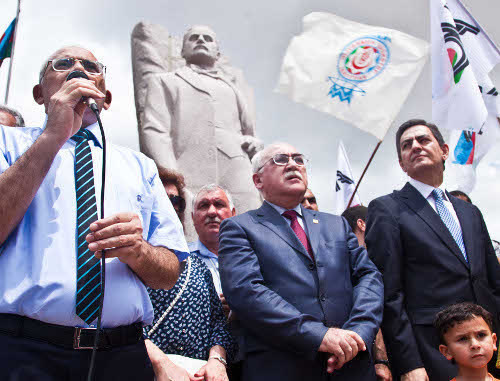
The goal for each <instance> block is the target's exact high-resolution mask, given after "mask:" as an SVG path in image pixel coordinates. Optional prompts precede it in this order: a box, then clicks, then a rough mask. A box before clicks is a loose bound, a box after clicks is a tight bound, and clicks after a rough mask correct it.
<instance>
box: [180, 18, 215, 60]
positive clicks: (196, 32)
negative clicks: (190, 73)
mask: <svg viewBox="0 0 500 381" xmlns="http://www.w3.org/2000/svg"><path fill="white" fill-rule="evenodd" d="M181 56H182V57H183V58H184V59H185V60H186V63H188V64H195V65H199V66H205V67H213V66H214V64H215V62H216V61H217V60H218V59H219V56H220V52H219V43H218V41H217V36H216V35H215V32H214V31H213V30H212V29H211V28H209V27H208V26H205V25H195V26H193V27H191V28H189V29H188V30H187V31H186V33H185V34H184V39H183V42H182V51H181Z"/></svg>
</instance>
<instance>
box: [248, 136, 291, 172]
mask: <svg viewBox="0 0 500 381" xmlns="http://www.w3.org/2000/svg"><path fill="white" fill-rule="evenodd" d="M283 145H287V146H290V144H289V143H282V142H276V143H272V144H269V145H268V146H265V147H264V149H263V150H261V151H259V152H257V153H256V154H255V155H254V157H253V158H252V172H253V173H257V172H259V171H260V170H261V169H262V167H263V166H264V164H266V161H267V160H269V159H270V157H269V154H270V153H271V152H272V151H274V150H275V149H276V148H279V147H281V146H283Z"/></svg>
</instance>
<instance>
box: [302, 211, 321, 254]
mask: <svg viewBox="0 0 500 381" xmlns="http://www.w3.org/2000/svg"><path fill="white" fill-rule="evenodd" d="M300 209H301V210H302V215H303V216H304V221H305V225H306V231H307V235H308V237H309V243H310V244H311V248H312V251H313V254H314V256H315V257H316V254H317V253H318V245H319V231H320V226H319V223H320V221H319V218H318V213H317V212H316V211H314V210H309V209H305V208H304V207H302V205H301V206H300ZM314 221H316V222H314Z"/></svg>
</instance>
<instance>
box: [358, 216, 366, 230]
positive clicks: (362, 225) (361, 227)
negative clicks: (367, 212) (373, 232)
mask: <svg viewBox="0 0 500 381" xmlns="http://www.w3.org/2000/svg"><path fill="white" fill-rule="evenodd" d="M356 225H358V229H359V230H360V231H362V232H363V233H364V232H365V230H366V224H365V221H363V220H362V219H361V218H358V220H357V221H356Z"/></svg>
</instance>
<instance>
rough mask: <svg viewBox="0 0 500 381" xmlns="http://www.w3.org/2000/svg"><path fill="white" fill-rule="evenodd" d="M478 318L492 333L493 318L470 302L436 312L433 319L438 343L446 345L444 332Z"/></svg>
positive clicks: (453, 305)
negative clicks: (481, 319)
mask: <svg viewBox="0 0 500 381" xmlns="http://www.w3.org/2000/svg"><path fill="white" fill-rule="evenodd" d="M479 317H480V318H483V320H484V321H485V322H486V324H487V325H488V327H489V328H490V331H491V332H493V318H492V316H491V314H490V313H489V312H488V311H486V310H485V309H484V308H483V307H481V306H478V305H477V304H474V303H470V302H464V303H457V304H452V305H451V306H448V307H446V308H445V309H444V310H442V311H440V312H438V314H437V315H436V318H435V319H434V327H435V328H436V329H437V331H438V334H439V341H440V342H441V344H444V345H447V343H446V341H445V340H444V335H445V334H446V332H448V331H449V330H450V329H451V328H453V327H454V326H455V325H457V324H460V323H463V322H465V321H470V320H472V319H474V318H479Z"/></svg>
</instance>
